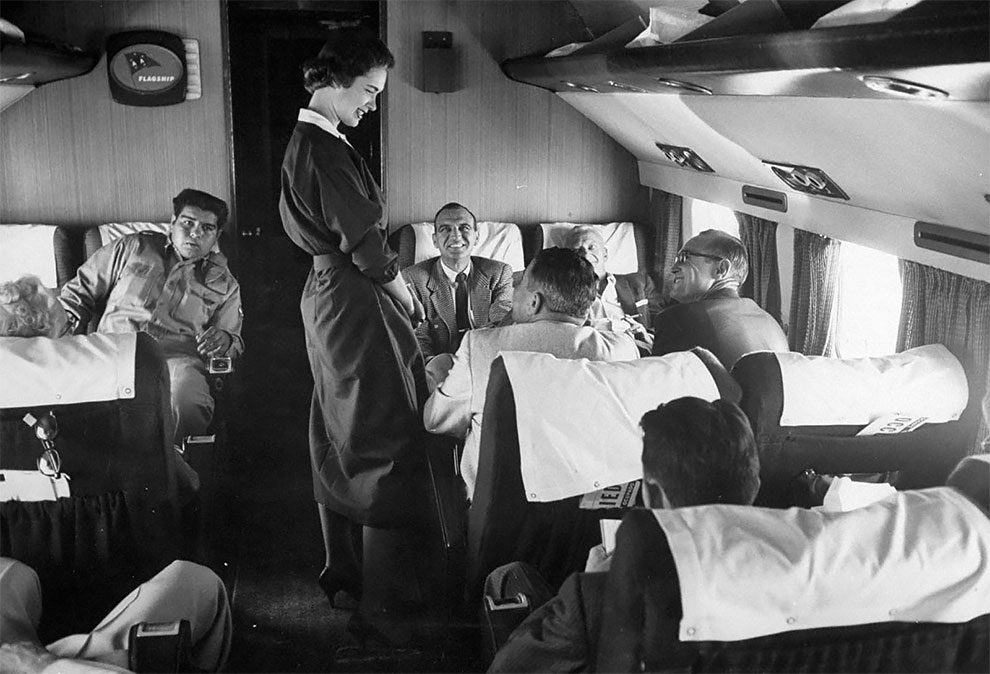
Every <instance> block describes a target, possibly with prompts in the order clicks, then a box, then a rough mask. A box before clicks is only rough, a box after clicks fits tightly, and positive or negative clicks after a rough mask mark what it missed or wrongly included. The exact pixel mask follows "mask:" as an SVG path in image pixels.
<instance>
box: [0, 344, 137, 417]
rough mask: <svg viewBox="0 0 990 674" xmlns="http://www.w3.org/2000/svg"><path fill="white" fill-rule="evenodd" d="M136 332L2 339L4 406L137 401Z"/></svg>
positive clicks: (1, 393) (0, 374)
mask: <svg viewBox="0 0 990 674" xmlns="http://www.w3.org/2000/svg"><path fill="white" fill-rule="evenodd" d="M136 345H137V334H136V333H116V334H109V335H102V334H95V333H94V334H90V335H77V336H75V337H62V338H59V339H51V338H49V337H0V380H2V381H3V385H2V386H0V408H7V407H36V406H40V405H71V404H74V403H85V402H93V401H100V400H117V399H126V398H133V397H134V354H135V349H136Z"/></svg>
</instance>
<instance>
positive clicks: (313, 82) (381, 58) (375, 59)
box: [302, 28, 395, 93]
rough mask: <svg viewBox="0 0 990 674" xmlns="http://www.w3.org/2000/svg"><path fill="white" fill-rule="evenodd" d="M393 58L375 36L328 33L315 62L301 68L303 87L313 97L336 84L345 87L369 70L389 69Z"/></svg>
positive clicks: (353, 31)
mask: <svg viewBox="0 0 990 674" xmlns="http://www.w3.org/2000/svg"><path fill="white" fill-rule="evenodd" d="M394 65H395V57H394V56H392V52H390V51H389V50H388V47H386V46H385V43H384V42H382V41H381V40H380V39H379V38H378V36H377V35H375V34H374V33H372V32H371V31H369V30H366V29H363V28H341V29H338V30H335V31H333V32H332V33H331V35H330V38H329V39H328V40H327V41H326V43H325V44H324V45H323V48H322V49H320V53H319V55H318V56H317V57H316V58H312V59H309V60H308V61H306V62H305V63H304V64H303V67H302V71H303V85H304V86H305V87H306V91H308V92H309V93H313V92H314V91H316V90H317V89H322V88H323V87H328V86H330V85H331V84H336V85H337V86H341V87H349V86H351V85H352V84H354V79H355V78H356V77H360V76H361V75H364V74H365V73H367V72H368V71H369V70H371V69H372V68H391V67H392V66H394Z"/></svg>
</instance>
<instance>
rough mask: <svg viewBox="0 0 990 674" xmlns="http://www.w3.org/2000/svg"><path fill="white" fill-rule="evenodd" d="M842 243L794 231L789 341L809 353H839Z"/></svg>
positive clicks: (806, 353) (795, 348) (794, 346)
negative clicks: (837, 332) (837, 317)
mask: <svg viewBox="0 0 990 674" xmlns="http://www.w3.org/2000/svg"><path fill="white" fill-rule="evenodd" d="M838 288H839V242H838V241H836V240H835V239H830V238H828V237H827V236H821V235H820V234H813V233H811V232H806V231H804V230H801V229H795V230H794V280H793V287H792V294H791V319H790V321H791V325H790V330H789V331H788V341H789V342H790V347H791V350H792V351H799V352H801V353H803V354H805V355H807V356H832V355H835V314H836V296H837V295H838Z"/></svg>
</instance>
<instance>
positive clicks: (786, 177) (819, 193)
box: [763, 160, 849, 201]
mask: <svg viewBox="0 0 990 674" xmlns="http://www.w3.org/2000/svg"><path fill="white" fill-rule="evenodd" d="M763 163H764V164H766V165H767V166H769V167H770V168H771V169H772V170H773V172H774V174H776V176H777V177H778V178H780V179H781V180H783V181H784V182H785V183H786V184H787V186H788V187H790V188H792V189H795V190H797V191H798V192H804V193H805V194H812V195H814V196H816V197H832V198H833V199H845V200H846V201H849V195H847V194H846V193H845V192H844V191H843V190H842V188H841V187H839V185H838V184H837V183H836V182H835V181H834V180H832V179H831V178H829V177H828V174H827V173H825V171H823V170H821V169H820V168H813V167H811V166H798V165H796V164H781V163H779V162H775V161H766V160H763Z"/></svg>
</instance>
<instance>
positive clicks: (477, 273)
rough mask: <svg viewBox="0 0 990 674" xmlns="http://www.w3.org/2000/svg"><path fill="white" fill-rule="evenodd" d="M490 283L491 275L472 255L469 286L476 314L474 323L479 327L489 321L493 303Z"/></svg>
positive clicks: (473, 310) (473, 312)
mask: <svg viewBox="0 0 990 674" xmlns="http://www.w3.org/2000/svg"><path fill="white" fill-rule="evenodd" d="M490 284H491V276H489V275H488V274H487V273H486V272H485V271H484V270H482V269H481V265H480V264H478V259H477V258H474V257H472V258H471V275H470V276H469V277H468V288H469V289H470V292H471V313H472V314H473V315H474V324H475V325H476V326H478V327H479V328H480V327H481V326H483V325H486V324H487V323H488V310H489V308H490V307H491V305H492V291H491V288H489V285H490Z"/></svg>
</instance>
